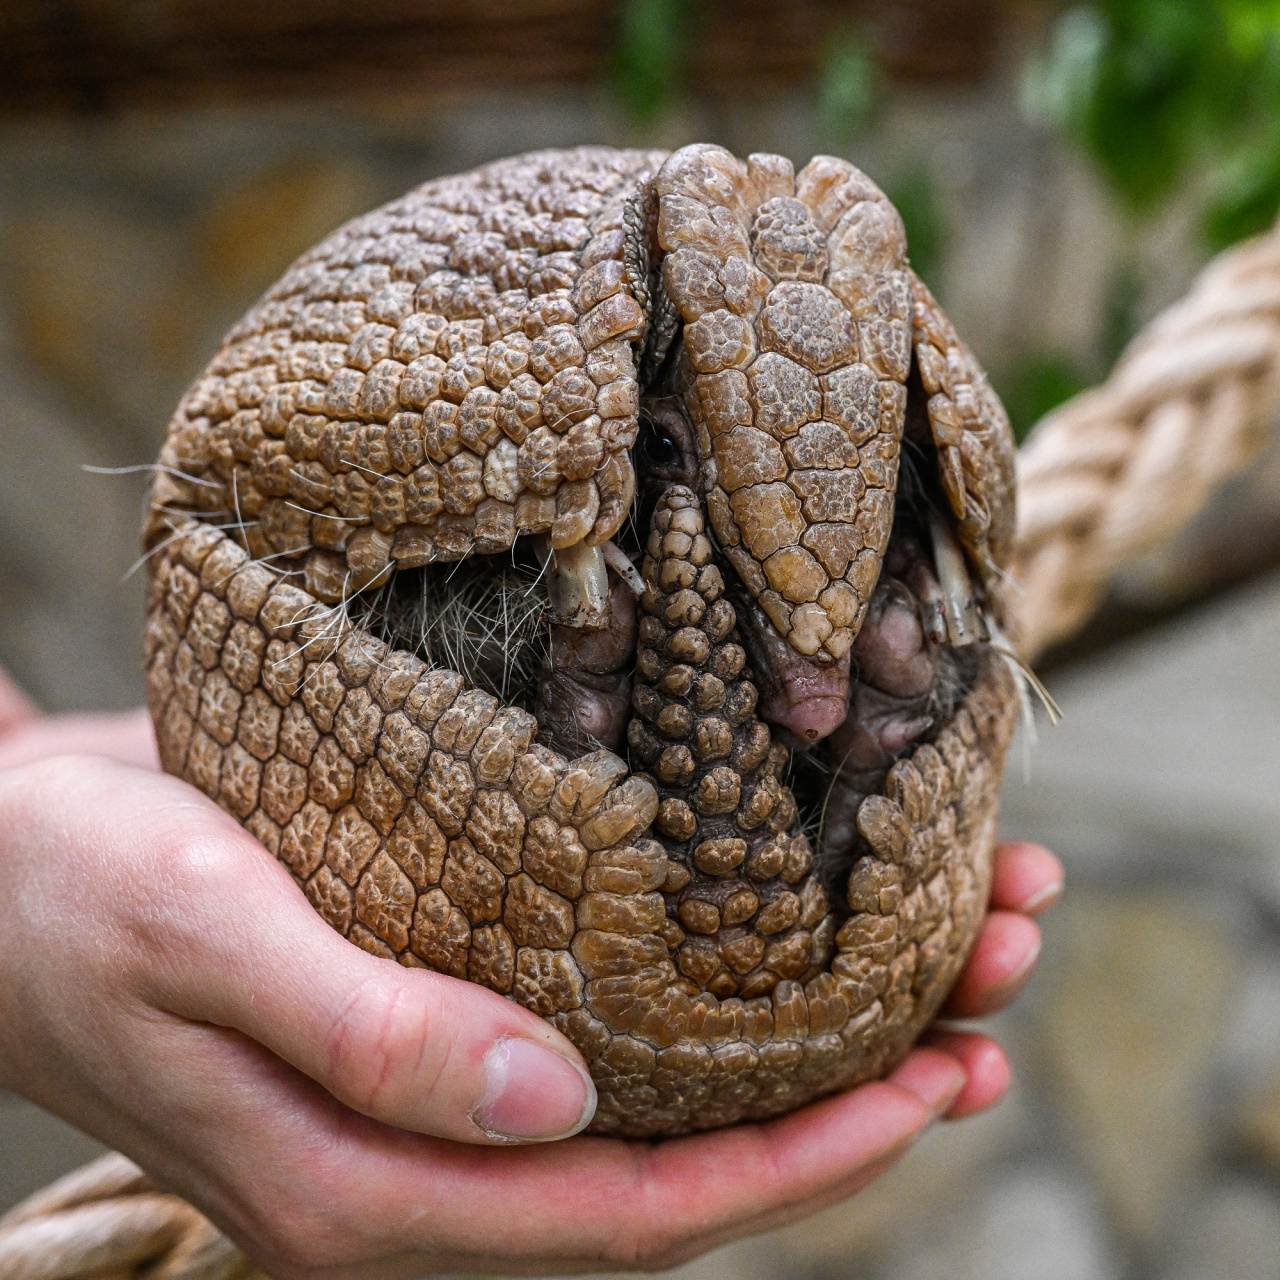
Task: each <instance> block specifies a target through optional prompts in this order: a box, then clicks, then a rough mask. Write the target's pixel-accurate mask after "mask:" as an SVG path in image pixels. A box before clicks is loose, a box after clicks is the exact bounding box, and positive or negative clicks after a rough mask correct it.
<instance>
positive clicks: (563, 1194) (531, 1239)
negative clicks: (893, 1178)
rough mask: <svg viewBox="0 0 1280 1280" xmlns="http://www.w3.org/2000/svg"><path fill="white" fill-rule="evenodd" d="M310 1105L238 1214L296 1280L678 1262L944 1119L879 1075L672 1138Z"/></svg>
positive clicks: (834, 1186) (820, 1196)
mask: <svg viewBox="0 0 1280 1280" xmlns="http://www.w3.org/2000/svg"><path fill="white" fill-rule="evenodd" d="M297 1111H298V1108H297V1106H296V1102H294V1103H293V1105H292V1106H284V1105H280V1104H278V1103H277V1104H276V1105H274V1106H272V1107H270V1108H269V1111H268V1114H267V1115H266V1116H265V1117H264V1119H265V1122H266V1123H265V1126H264V1127H265V1128H266V1129H267V1130H268V1131H269V1132H270V1134H271V1139H272V1142H273V1143H279V1151H278V1160H277V1159H276V1158H273V1156H274V1155H275V1153H273V1152H272V1151H271V1150H265V1151H262V1152H261V1153H260V1155H261V1159H260V1169H261V1172H260V1174H259V1175H258V1176H257V1177H256V1178H255V1180H254V1187H253V1191H254V1201H255V1203H254V1204H253V1205H251V1206H245V1207H244V1208H243V1209H236V1210H235V1211H234V1212H233V1214H232V1219H231V1221H232V1227H233V1234H240V1235H243V1234H244V1233H245V1225H246V1224H245V1217H244V1215H245V1213H246V1212H247V1213H248V1214H249V1215H251V1219H252V1221H251V1222H250V1223H249V1224H248V1236H249V1237H250V1238H251V1239H257V1240H258V1241H259V1242H260V1243H261V1244H262V1245H263V1246H264V1247H265V1250H266V1251H265V1252H260V1253H259V1254H258V1256H257V1257H256V1258H255V1260H256V1261H258V1263H259V1265H262V1266H264V1267H265V1269H266V1270H267V1271H268V1273H269V1274H273V1275H279V1276H282V1277H287V1276H288V1275H289V1274H290V1272H291V1271H292V1273H293V1274H295V1275H298V1274H308V1273H310V1271H311V1269H312V1268H313V1267H316V1268H319V1266H320V1265H322V1264H323V1265H326V1266H332V1265H334V1264H340V1263H342V1262H343V1261H344V1260H345V1259H346V1258H348V1257H350V1258H353V1259H354V1258H356V1257H361V1256H376V1255H370V1251H377V1253H380V1254H382V1255H383V1256H385V1257H388V1258H398V1259H399V1260H400V1261H399V1263H398V1264H397V1265H395V1266H392V1265H388V1266H387V1267H385V1268H382V1267H380V1268H377V1269H376V1274H379V1275H388V1276H390V1275H395V1274H400V1275H405V1276H410V1275H418V1274H422V1273H423V1271H425V1270H427V1269H430V1270H432V1271H435V1270H458V1271H482V1272H494V1271H500V1272H503V1273H509V1272H511V1271H520V1272H521V1273H526V1272H529V1273H537V1274H543V1273H546V1272H558V1271H563V1270H579V1269H581V1268H582V1266H583V1263H584V1262H586V1263H590V1264H591V1265H590V1266H589V1268H588V1269H590V1270H593V1271H594V1270H602V1269H612V1268H614V1267H621V1268H626V1269H631V1268H637V1267H639V1268H644V1269H652V1268H665V1267H669V1266H671V1265H674V1264H675V1263H677V1262H679V1261H681V1260H682V1259H684V1258H686V1257H690V1256H693V1255H695V1254H698V1253H701V1252H704V1251H705V1250H706V1249H708V1248H712V1247H714V1246H715V1245H716V1244H718V1243H721V1242H723V1241H724V1240H727V1239H730V1238H733V1237H735V1236H737V1235H739V1234H742V1233H743V1232H744V1231H747V1230H750V1231H752V1232H755V1231H760V1230H765V1229H768V1228H771V1227H773V1226H778V1225H781V1224H783V1223H785V1222H788V1221H792V1220H795V1219H797V1218H799V1217H802V1216H805V1215H806V1214H808V1213H811V1212H813V1211H814V1210H815V1209H817V1208H820V1207H822V1206H823V1205H825V1204H829V1203H833V1202H835V1201H836V1200H839V1199H842V1198H844V1197H846V1196H848V1195H850V1194H853V1193H854V1192H855V1191H857V1190H859V1189H861V1187H863V1186H865V1185H866V1183H867V1182H869V1181H870V1180H871V1179H872V1178H873V1177H874V1176H876V1174H877V1173H879V1172H881V1171H882V1170H883V1169H884V1168H886V1167H887V1166H888V1165H889V1164H891V1163H892V1162H893V1161H894V1160H895V1159H897V1158H898V1156H900V1155H901V1154H902V1152H903V1151H905V1150H906V1149H907V1147H908V1146H909V1145H910V1144H911V1142H912V1141H913V1140H914V1139H915V1137H917V1136H918V1134H919V1133H920V1131H921V1130H922V1129H923V1128H925V1127H926V1126H927V1125H928V1124H929V1123H930V1122H931V1120H932V1118H933V1117H932V1115H931V1112H930V1110H929V1108H928V1107H927V1106H925V1105H924V1104H923V1103H922V1102H921V1101H920V1100H919V1098H917V1097H916V1096H914V1095H913V1094H912V1093H911V1092H909V1091H908V1090H906V1089H903V1088H899V1087H897V1086H895V1085H892V1084H888V1083H875V1084H871V1085H866V1086H863V1087H862V1088H860V1089H856V1090H853V1091H852V1092H850V1093H848V1094H844V1095H840V1096H838V1097H835V1098H831V1099H828V1100H826V1101H824V1102H820V1103H816V1104H814V1105H812V1106H810V1107H807V1108H804V1109H803V1110H801V1111H798V1112H795V1113H793V1114H791V1115H789V1116H787V1117H785V1118H783V1119H781V1120H776V1121H771V1122H766V1123H762V1124H756V1125H744V1126H739V1127H738V1128H734V1129H729V1130H722V1131H719V1132H716V1133H711V1134H704V1135H699V1136H696V1137H691V1138H678V1139H673V1140H671V1141H668V1142H664V1143H661V1144H658V1145H656V1146H654V1145H651V1144H647V1143H627V1142H621V1141H617V1140H613V1139H599V1138H579V1139H576V1140H573V1141H570V1142H566V1143H555V1144H549V1145H544V1146H534V1147H523V1148H518V1149H505V1150H502V1149H488V1150H486V1149H484V1148H480V1147H476V1146H464V1145H462V1144H457V1143H446V1142H439V1141H436V1140H433V1139H429V1138H421V1137H418V1136H417V1135H412V1134H406V1133H403V1132H397V1131H394V1130H390V1129H387V1128H385V1127H382V1126H378V1125H376V1124H373V1123H372V1122H369V1121H367V1120H364V1119H363V1118H362V1117H352V1118H351V1120H350V1122H349V1123H348V1122H344V1121H343V1120H341V1119H340V1118H334V1119H329V1120H327V1121H324V1120H323V1118H322V1123H321V1124H317V1123H316V1120H317V1115H316V1113H310V1114H307V1113H303V1114H301V1115H295V1114H294V1113H296V1112H297ZM348 1114H349V1113H348ZM228 1119H229V1121H230V1122H231V1123H232V1124H233V1125H234V1126H235V1127H236V1128H239V1127H240V1125H239V1117H237V1116H235V1115H231V1116H229V1117H228ZM294 1120H297V1121H298V1122H297V1123H296V1124H291V1121H294ZM211 1129H212V1131H215V1132H216V1131H219V1129H218V1126H217V1124H216V1122H215V1123H213V1124H212V1125H211ZM214 1194H215V1196H216V1197H217V1200H218V1201H222V1199H223V1197H222V1193H221V1191H220V1190H218V1189H216V1188H215V1192H214ZM428 1205H429V1206H430V1213H429V1214H426V1213H424V1211H423V1207H424V1206H428ZM215 1210H216V1213H217V1216H220V1217H222V1218H223V1219H225V1217H226V1215H225V1213H221V1212H220V1210H219V1209H218V1207H217V1205H216V1204H215ZM405 1258H408V1259H409V1261H407V1262H406V1261H404V1259H405ZM281 1259H285V1260H287V1262H288V1263H289V1264H290V1265H282V1262H281ZM414 1259H416V1262H415V1261H414ZM424 1259H426V1260H429V1262H430V1264H431V1265H430V1267H429V1268H428V1267H427V1266H424Z"/></svg>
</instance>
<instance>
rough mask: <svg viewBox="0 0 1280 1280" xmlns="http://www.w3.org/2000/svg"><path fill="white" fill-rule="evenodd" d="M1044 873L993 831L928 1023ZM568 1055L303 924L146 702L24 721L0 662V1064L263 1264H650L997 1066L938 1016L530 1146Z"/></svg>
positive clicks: (999, 967)
mask: <svg viewBox="0 0 1280 1280" xmlns="http://www.w3.org/2000/svg"><path fill="white" fill-rule="evenodd" d="M1061 888H1062V868H1061V866H1060V865H1059V863H1058V861H1057V859H1056V858H1054V857H1053V855H1052V854H1050V853H1049V852H1048V851H1047V850H1044V849H1042V848H1040V847H1038V846H1036V845H1031V844H1023V843H1006V844H1003V845H1001V846H999V847H998V848H997V850H996V866H995V877H994V883H993V886H992V893H991V913H990V915H989V916H988V918H987V921H986V924H985V926H984V929H983V932H982V935H981V937H980V938H979V940H978V943H977V946H976V948H975V950H974V952H973V955H972V956H971V958H970V960H969V963H968V966H967V967H966V969H965V971H964V973H963V975H962V976H961V978H960V981H959V983H958V985H957V987H956V989H955V991H954V993H953V994H952V997H951V1000H950V1003H949V1005H948V1008H947V1010H946V1013H947V1015H948V1016H949V1017H952V1018H969V1017H977V1016H982V1015H985V1014H989V1013H992V1012H994V1011H995V1010H997V1009H999V1008H1002V1007H1003V1006H1004V1005H1005V1004H1007V1003H1008V1002H1009V1001H1010V1000H1012V999H1013V998H1014V997H1015V996H1016V995H1017V993H1018V991H1019V990H1020V989H1021V988H1022V986H1023V984H1024V983H1025V981H1026V979H1027V977H1028V976H1029V974H1030V972H1031V969H1032V967H1033V965H1034V963H1035V959H1036V956H1037V954H1038V952H1039V947H1040V934H1039V929H1038V928H1037V926H1036V924H1035V922H1034V920H1033V919H1032V917H1033V916H1035V915H1036V914H1037V913H1038V912H1040V911H1042V910H1044V909H1045V908H1046V907H1048V906H1049V905H1050V904H1051V903H1052V902H1053V901H1054V900H1055V899H1056V897H1057V896H1058V894H1059V892H1060V891H1061ZM495 1045H497V1046H498V1049H497V1051H496V1052H494V1053H491V1050H493V1049H494V1046H495ZM548 1051H549V1052H548ZM503 1063H505V1064H506V1074H505V1076H504V1074H503V1069H502V1064H503ZM486 1064H487V1065H486ZM583 1071H584V1069H583V1064H582V1062H581V1059H580V1058H579V1057H578V1055H577V1052H576V1051H575V1050H574V1048H573V1047H572V1045H570V1044H569V1042H568V1041H567V1040H565V1039H563V1038H562V1037H561V1036H560V1035H559V1034H558V1033H557V1032H555V1031H554V1030H552V1029H551V1028H550V1027H549V1026H547V1024H545V1023H543V1022H542V1021H541V1020H540V1019H538V1018H536V1017H534V1016H533V1015H532V1014H531V1013H528V1012H527V1011H525V1010H524V1009H521V1008H520V1007H518V1006H517V1005H515V1004H513V1003H511V1002H510V1001H508V1000H505V999H503V998H501V997H500V996H498V995H496V994H494V993H493V992H491V991H488V990H487V989H484V988H482V987H479V986H474V985H471V984H469V983H465V982H461V981H458V980H456V979H453V978H448V977H444V976H441V975H437V974H434V973H431V972H428V971H423V970H409V969H403V968H401V967H400V966H398V965H394V964H390V963H388V962H387V961H385V960H379V959H376V958H374V957H372V956H369V955H366V954H365V953H364V952H362V951H360V950H359V949H357V948H356V947H353V946H352V945H351V944H350V943H348V942H346V941H345V940H344V939H343V938H341V937H339V935H338V934H336V933H334V932H333V931H332V930H331V929H329V927H328V926H327V925H325V924H324V923H323V922H322V920H321V919H320V917H319V916H318V915H316V913H315V912H314V911H313V910H312V909H311V907H310V905H309V904H308V903H307V901H306V899H305V898H304V897H303V895H302V894H301V892H300V891H299V890H298V889H297V887H296V885H295V884H294V882H293V881H292V880H291V879H290V877H289V875H288V874H287V873H286V872H285V870H284V869H283V867H281V866H280V865H279V864H278V863H277V862H275V861H274V860H273V859H272V858H271V857H270V856H269V855H268V854H266V853H265V852H264V850H263V849H262V848H261V847H260V846H259V845H258V844H257V843H256V842H255V841H254V840H253V838H252V837H251V836H249V835H248V834H247V833H245V832H244V831H243V830H242V829H241V828H240V827H239V826H238V825H237V824H236V823H235V822H234V821H233V820H232V819H231V818H229V817H228V816H227V815H226V814H224V813H223V812H222V811H221V810H219V809H218V808H217V807H216V806H215V805H214V804H212V803H211V802H210V801H209V800H207V799H206V798H205V797H204V796H203V795H201V794H199V793H198V792H196V791H195V790H194V789H193V788H191V787H190V786H188V785H187V784H185V783H183V782H180V781H178V780H176V779H173V778H169V777H166V776H164V775H163V774H161V773H159V772H158V769H157V764H156V753H155V744H154V739H153V737H152V734H151V728H150V723H149V721H148V719H147V717H146V714H145V713H144V712H141V711H139V712H133V713H129V714H127V715H120V716H67V717H41V716H40V715H39V714H38V713H37V712H36V710H35V709H34V707H32V706H31V704H30V703H29V702H27V700H26V699H25V698H23V696H22V695H21V694H20V693H19V691H18V690H17V689H16V688H15V687H14V686H13V685H12V683H10V682H8V681H7V680H5V679H4V677H3V674H2V673H0V1086H3V1087H4V1088H7V1089H10V1090H13V1091H15V1092H17V1093H19V1094H22V1095H24V1096H25V1097H27V1098H29V1099H31V1100H32V1101H33V1102H36V1103H38V1104H39V1105H41V1106H43V1107H45V1108H47V1109H48V1110H50V1111H52V1112H54V1113H55V1114H57V1115H60V1116H62V1117H63V1118H64V1119H66V1120H68V1121H70V1122H71V1123H72V1124H75V1125H77V1126H79V1127H80V1128H82V1129H84V1130H85V1131H86V1132H88V1133H91V1134H93V1135H94V1136H95V1137H97V1138H99V1139H101V1140H102V1141H103V1142H106V1143H109V1144H110V1145H112V1146H114V1147H116V1148H118V1149H119V1150H120V1151H123V1152H124V1153H125V1154H127V1155H129V1156H131V1157H132V1158H133V1159H135V1160H137V1161H138V1162H139V1163H140V1164H141V1165H143V1166H144V1167H145V1168H146V1169H147V1170H148V1171H149V1172H151V1173H152V1174H153V1175H154V1176H155V1177H157V1179H159V1180H160V1181H161V1182H163V1183H164V1184H166V1185H167V1186H170V1187H172V1188H173V1189H174V1190H176V1191H178V1192H179V1193H181V1194H182V1195H184V1196H186V1197H188V1198H189V1199H190V1200H191V1201H192V1202H193V1203H195V1204H196V1205H197V1206H198V1207H199V1208H200V1209H202V1210H203V1211H204V1212H206V1213H207V1214H209V1216H210V1217H211V1218H213V1220H214V1221H215V1222H216V1223H217V1224H218V1225H219V1226H220V1227H222V1228H223V1229H224V1230H226V1231H227V1232H228V1233H229V1234H230V1235H231V1236H232V1237H233V1238H234V1239H235V1240H236V1241H237V1242H238V1243H239V1244H240V1245H241V1246H242V1247H243V1248H244V1249H245V1250H246V1251H247V1252H248V1254H249V1256H250V1257H251V1258H252V1259H253V1260H254V1261H255V1262H256V1263H257V1264H258V1265H259V1266H261V1267H263V1268H264V1269H265V1270H266V1271H268V1272H269V1273H270V1274H271V1275H273V1276H275V1277H278V1280H294V1278H295V1277H296V1278H301V1277H333V1278H334V1280H338V1278H342V1280H346V1278H348V1277H351V1278H355V1277H375V1276H376V1277H380V1278H381V1277H410V1276H416V1275H424V1274H429V1273H433V1272H443V1271H495V1272H502V1273H533V1274H544V1273H547V1272H573V1271H599V1270H605V1269H610V1268H655V1269H656V1268H661V1267H669V1266H673V1265H675V1264H677V1263H679V1262H681V1261H683V1260H685V1259H688V1258H691V1257H694V1256H696V1255H697V1254H699V1253H702V1252H704V1251H705V1250H707V1249H710V1248H713V1247H714V1246H716V1245H718V1244H722V1243H724V1242H726V1241H728V1240H732V1239H734V1238H735V1237H738V1236H742V1235H748V1234H753V1233H756V1232H759V1231H762V1230H765V1229H767V1228H770V1227H774V1226H779V1225H781V1224H783V1223H786V1222H790V1221H793V1220H795V1219H797V1218H801V1217H803V1216H805V1215H806V1214H809V1213H812V1212H813V1211H814V1210H816V1209H819V1208H821V1207H823V1206H824V1205H829V1204H832V1203H834V1202H835V1201H837V1200H841V1199H843V1198H845V1197H847V1196H850V1195H853V1194H854V1193H856V1192H857V1191H859V1190H860V1189H861V1188H862V1187H864V1186H866V1185H867V1184H868V1183H869V1182H871V1181H872V1180H873V1179H874V1178H875V1177H877V1176H878V1175H879V1174H881V1173H882V1172H883V1171H884V1170H885V1169H886V1168H888V1167H889V1165H891V1164H892V1163H893V1162H894V1161H895V1160H896V1159H897V1158H898V1157H899V1156H901V1155H902V1153H903V1152H904V1151H905V1150H906V1149H907V1147H909V1146H910V1145H911V1143H912V1142H913V1141H914V1140H915V1139H916V1138H917V1137H919V1136H920V1134H921V1133H922V1132H923V1131H924V1130H925V1129H926V1128H928V1127H929V1126H930V1125H931V1124H932V1123H933V1122H934V1121H936V1120H939V1119H959V1118H961V1117H964V1116H968V1115H972V1114H974V1113H975V1112H978V1111H981V1110H983V1109H985V1108H987V1107H989V1106H991V1105H993V1104H994V1103H995V1102H996V1101H998V1099H999V1098H1000V1096H1001V1095H1002V1094H1003V1092H1004V1090H1005V1087H1006V1085H1007V1083H1008V1080H1009V1067H1008V1063H1007V1061H1006V1059H1005V1057H1004V1054H1003V1052H1002V1051H1001V1050H1000V1048H999V1046H998V1045H996V1044H995V1042H994V1041H992V1040H990V1039H988V1038H987V1037H986V1036H983V1035H981V1034H978V1033H975V1032H971V1031H955V1030H945V1031H944V1030H937V1031H935V1032H933V1033H932V1034H931V1035H930V1036H929V1037H928V1038H927V1041H926V1042H925V1043H924V1044H922V1045H921V1046H920V1047H917V1048H916V1049H915V1050H914V1051H913V1052H912V1053H911V1054H910V1055H909V1056H908V1057H907V1059H906V1060H905V1061H904V1062H903V1063H902V1064H901V1065H900V1066H899V1067H898V1068H897V1069H896V1070H895V1071H894V1072H893V1073H892V1074H891V1075H890V1076H889V1078H888V1079H887V1080H884V1081H880V1082H876V1083H872V1084H867V1085H863V1086H861V1087H860V1088H857V1089H854V1090H852V1091H850V1092H848V1093H844V1094H841V1095H838V1096H836V1097H832V1098H828V1099H826V1100H825V1101H822V1102H818V1103H815V1104H813V1105H811V1106H808V1107H806V1108H804V1109H803V1110H801V1111H798V1112H795V1113H794V1114H792V1115H789V1116H786V1117H783V1118H782V1119H779V1120H775V1121H772V1122H770V1123H767V1124H755V1125H743V1126H740V1127H738V1128H735V1129H729V1130H724V1131H721V1132H716V1133H708V1134H702V1135H699V1136H696V1137H690V1138H681V1139H676V1140H672V1141H668V1142H663V1143H658V1144H647V1143H629V1142H622V1141H616V1140H613V1139H603V1138H591V1137H576V1138H574V1137H570V1138H567V1139H565V1140H562V1141H547V1139H549V1138H554V1137H556V1136H558V1135H562V1134H564V1133H565V1132H570V1133H572V1132H574V1131H575V1130H576V1128H577V1127H579V1126H580V1125H581V1124H583V1123H585V1122H586V1120H587V1119H589V1108H590V1105H591V1090H590V1087H589V1085H587V1084H586V1083H585V1082H584V1074H583ZM504 1081H505V1086H506V1087H505V1089H503V1088H502V1085H503V1083H504ZM501 1134H507V1135H512V1134H517V1135H521V1136H522V1138H523V1139H524V1140H522V1141H512V1139H511V1138H509V1137H508V1138H503V1137H501V1136H499V1135H501ZM531 1139H533V1140H531ZM537 1139H541V1140H537Z"/></svg>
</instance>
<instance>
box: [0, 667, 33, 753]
mask: <svg viewBox="0 0 1280 1280" xmlns="http://www.w3.org/2000/svg"><path fill="white" fill-rule="evenodd" d="M39 715H40V712H39V711H38V710H37V708H36V705H35V703H33V702H32V701H31V699H30V698H28V697H27V695H26V694H25V693H23V692H22V690H21V689H19V688H18V686H17V685H16V684H15V683H14V682H13V680H12V679H10V677H9V674H8V672H7V671H5V670H4V668H3V667H0V737H2V736H3V735H4V734H7V733H10V732H12V730H14V729H16V728H17V727H18V726H19V725H23V724H26V723H27V722H28V721H30V720H35V719H36V718H37V717H38V716H39Z"/></svg>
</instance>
